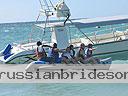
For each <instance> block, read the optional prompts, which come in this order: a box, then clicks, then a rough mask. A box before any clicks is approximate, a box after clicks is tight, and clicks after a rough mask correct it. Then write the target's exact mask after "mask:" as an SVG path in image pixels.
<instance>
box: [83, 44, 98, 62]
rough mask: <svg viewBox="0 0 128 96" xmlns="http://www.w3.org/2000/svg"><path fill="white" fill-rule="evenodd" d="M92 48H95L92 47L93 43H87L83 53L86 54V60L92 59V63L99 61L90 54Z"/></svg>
mask: <svg viewBox="0 0 128 96" xmlns="http://www.w3.org/2000/svg"><path fill="white" fill-rule="evenodd" d="M94 50H95V48H93V45H92V44H88V46H87V49H86V50H85V54H86V61H92V63H94V64H96V63H99V62H100V60H99V59H98V58H94V57H93V56H92V53H93V51H94Z"/></svg>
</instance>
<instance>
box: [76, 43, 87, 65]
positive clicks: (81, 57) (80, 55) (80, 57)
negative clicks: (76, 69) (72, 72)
mask: <svg viewBox="0 0 128 96" xmlns="http://www.w3.org/2000/svg"><path fill="white" fill-rule="evenodd" d="M76 57H77V59H78V61H80V62H81V63H85V45H84V43H82V44H81V45H80V49H79V50H78V52H77V55H76Z"/></svg>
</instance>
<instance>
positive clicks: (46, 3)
mask: <svg viewBox="0 0 128 96" xmlns="http://www.w3.org/2000/svg"><path fill="white" fill-rule="evenodd" d="M44 3H45V5H46V6H47V8H48V11H50V9H49V5H48V2H47V1H46V0H44Z"/></svg>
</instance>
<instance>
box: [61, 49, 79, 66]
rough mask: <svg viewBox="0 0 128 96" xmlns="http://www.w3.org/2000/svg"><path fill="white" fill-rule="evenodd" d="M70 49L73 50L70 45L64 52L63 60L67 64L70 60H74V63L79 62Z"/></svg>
mask: <svg viewBox="0 0 128 96" xmlns="http://www.w3.org/2000/svg"><path fill="white" fill-rule="evenodd" d="M70 51H71V50H70V47H67V48H66V51H65V52H63V54H62V60H63V62H64V63H66V64H69V63H70V62H72V63H73V64H77V63H78V62H77V61H76V60H75V59H74V58H72V56H71V53H70Z"/></svg>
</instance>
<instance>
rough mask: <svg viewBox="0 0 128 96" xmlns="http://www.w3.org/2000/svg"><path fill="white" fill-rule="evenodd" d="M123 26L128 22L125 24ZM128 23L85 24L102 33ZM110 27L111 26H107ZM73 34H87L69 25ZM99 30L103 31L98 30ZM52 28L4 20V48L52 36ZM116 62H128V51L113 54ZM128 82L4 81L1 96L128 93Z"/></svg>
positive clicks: (0, 34) (0, 27) (0, 30)
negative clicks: (50, 82)
mask: <svg viewBox="0 0 128 96" xmlns="http://www.w3.org/2000/svg"><path fill="white" fill-rule="evenodd" d="M120 26H124V27H121V28H120ZM125 26H127V23H125V24H116V25H107V26H100V28H97V27H92V28H82V29H81V30H82V31H83V32H85V33H86V34H88V35H92V34H93V32H94V31H96V32H97V31H98V30H100V31H101V32H100V34H103V33H105V32H111V31H112V30H113V31H114V30H118V31H125V30H126V29H127V27H125ZM106 29H110V30H106ZM69 30H70V31H71V33H70V34H69V36H70V37H69V38H76V37H77V38H78V37H83V35H82V34H81V33H80V32H79V31H78V30H77V29H76V28H72V29H69ZM96 34H99V33H98V32H97V33H96ZM50 36H51V35H50V32H48V33H45V34H44V31H43V30H42V29H40V28H38V27H36V26H35V23H34V22H30V23H10V24H0V50H2V49H3V48H4V47H5V46H6V45H7V44H12V43H23V42H26V43H27V42H29V41H38V40H49V39H50ZM110 56H111V57H112V58H113V63H122V64H126V63H128V57H127V53H126V52H125V53H120V54H112V55H110ZM127 90H128V84H0V96H127V95H128V91H127Z"/></svg>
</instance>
